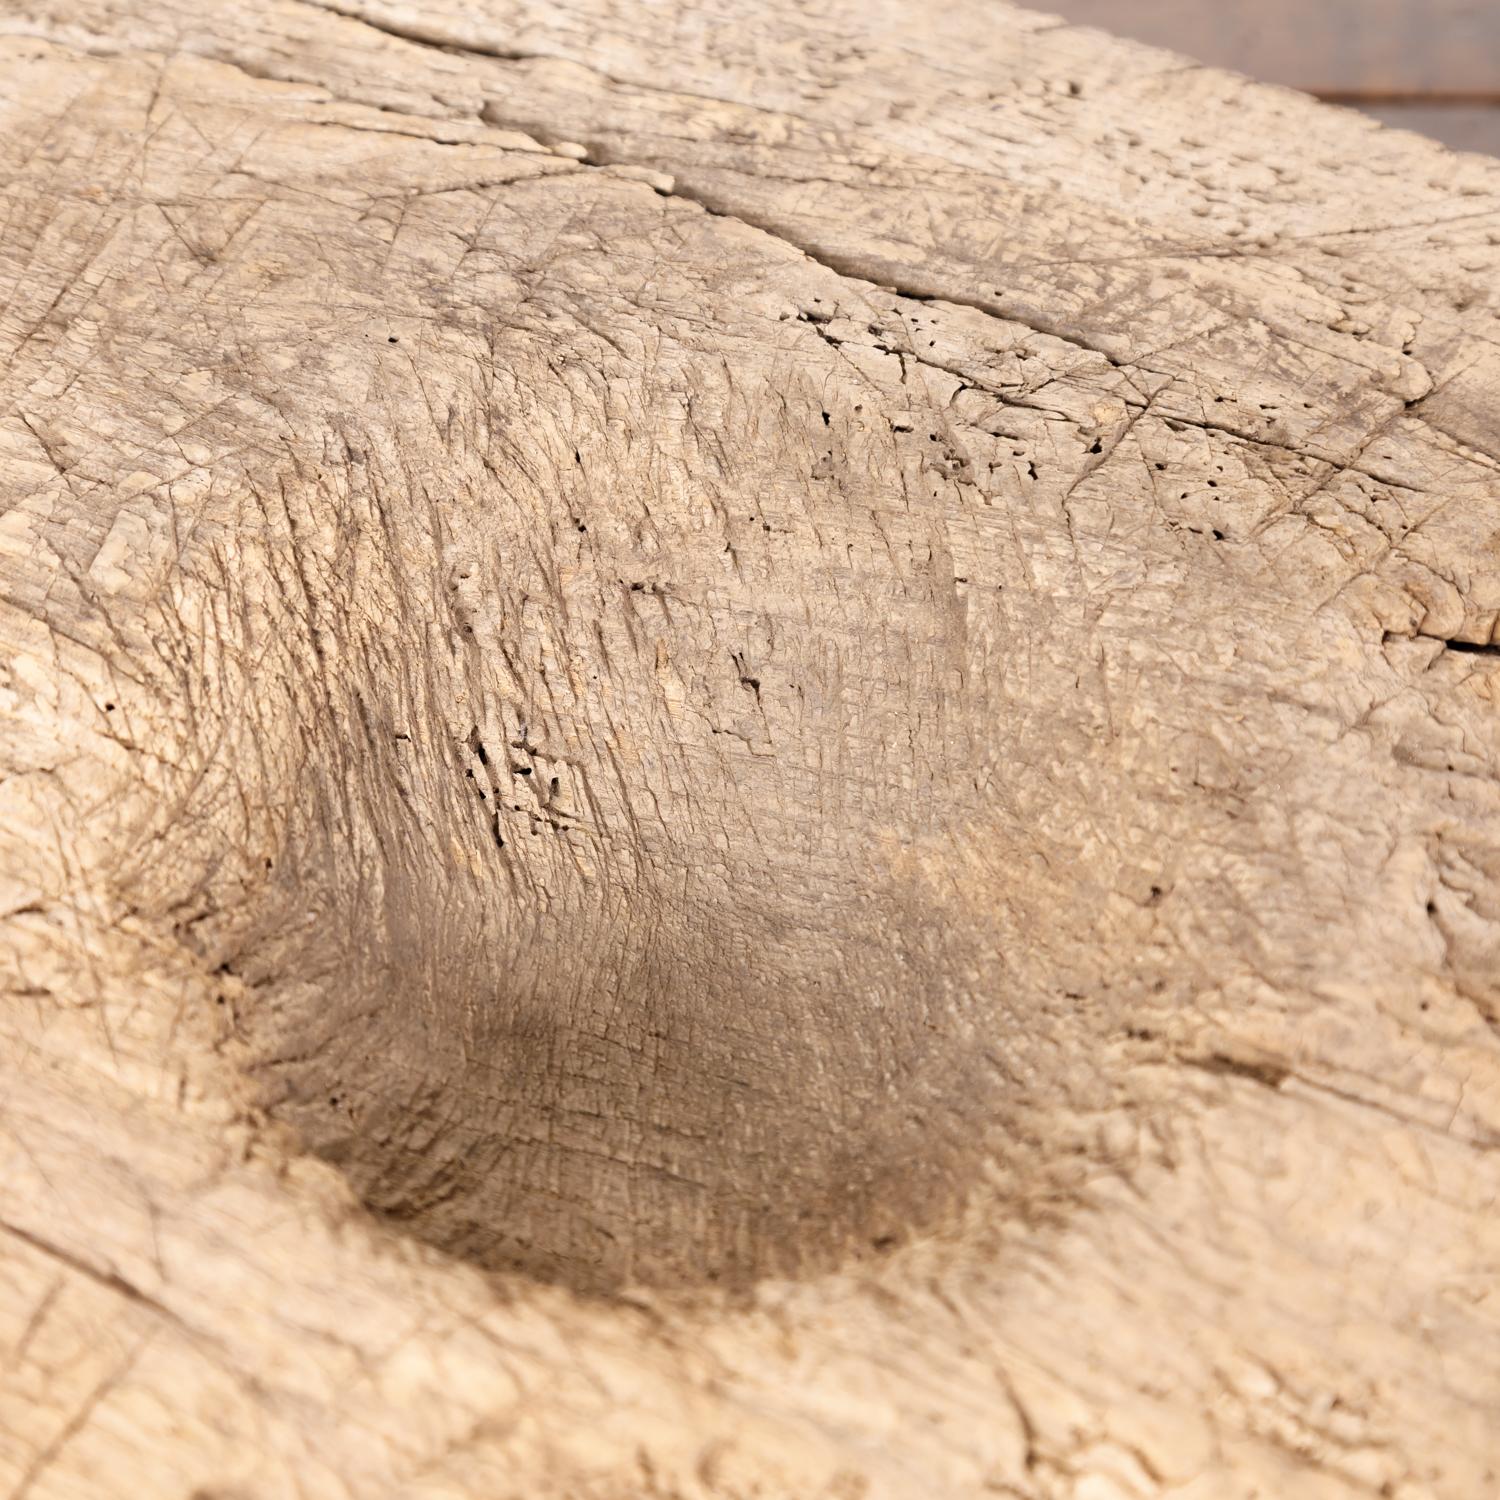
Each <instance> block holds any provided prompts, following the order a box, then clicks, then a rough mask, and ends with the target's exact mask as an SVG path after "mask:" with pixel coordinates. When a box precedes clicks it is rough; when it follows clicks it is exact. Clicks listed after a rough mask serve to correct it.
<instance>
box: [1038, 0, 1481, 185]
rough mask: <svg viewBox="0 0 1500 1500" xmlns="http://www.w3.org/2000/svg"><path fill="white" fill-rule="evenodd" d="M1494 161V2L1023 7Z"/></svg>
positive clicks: (1152, 0)
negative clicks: (1297, 92)
mask: <svg viewBox="0 0 1500 1500" xmlns="http://www.w3.org/2000/svg"><path fill="white" fill-rule="evenodd" d="M1022 3H1026V4H1030V5H1033V6H1034V7H1035V8H1037V9H1039V10H1049V11H1053V12H1055V13H1056V14H1058V15H1062V16H1066V17H1067V18H1068V19H1069V20H1070V21H1081V22H1083V23H1084V24H1086V25H1089V26H1100V27H1103V28H1104V29H1105V30H1106V31H1113V32H1117V33H1118V34H1119V35H1121V36H1129V37H1135V38H1136V39H1137V40H1138V41H1143V42H1152V43H1155V44H1156V45H1157V46H1159V47H1171V48H1172V49H1173V50H1174V51H1177V52H1185V53H1187V54H1188V56H1189V57H1195V58H1198V59H1199V60H1200V61H1202V62H1207V63H1215V64H1217V65H1218V66H1219V67H1224V68H1233V69H1235V71H1236V72H1240V73H1248V74H1250V75H1251V77H1253V78H1261V79H1264V80H1265V81H1266V82H1268V83H1285V84H1290V85H1291V86H1292V87H1293V88H1298V89H1305V90H1306V91H1307V92H1308V93H1310V94H1316V95H1317V96H1318V97H1319V98H1320V99H1327V100H1329V101H1331V102H1332V103H1335V104H1349V105H1353V106H1354V107H1355V108H1358V109H1363V110H1365V111H1366V112H1367V113H1369V114H1372V115H1377V116H1378V117H1379V118H1380V119H1382V120H1384V121H1386V123H1387V124H1390V125H1399V126H1401V127H1402V128H1403V129H1406V130H1420V131H1421V132H1422V133H1423V134H1424V135H1432V136H1436V137H1437V138H1438V139H1439V140H1441V141H1445V142H1446V143H1447V144H1448V145H1450V146H1455V147H1457V148H1458V149H1459V150H1463V151H1487V152H1489V153H1490V154H1491V155H1494V156H1500V0H1022Z"/></svg>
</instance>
